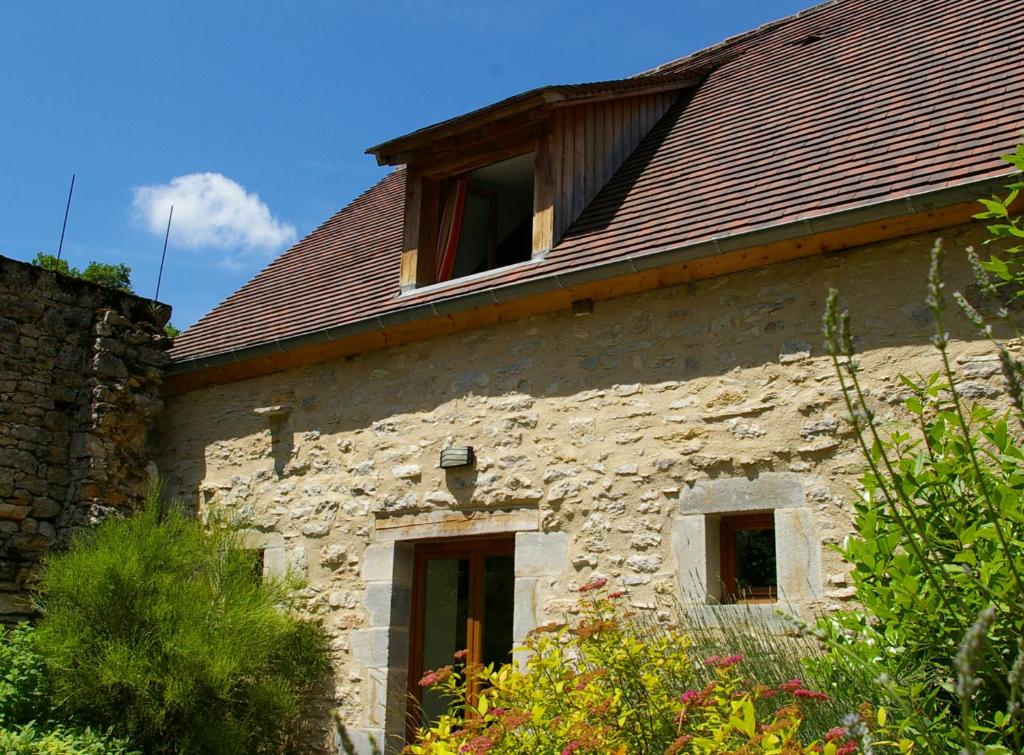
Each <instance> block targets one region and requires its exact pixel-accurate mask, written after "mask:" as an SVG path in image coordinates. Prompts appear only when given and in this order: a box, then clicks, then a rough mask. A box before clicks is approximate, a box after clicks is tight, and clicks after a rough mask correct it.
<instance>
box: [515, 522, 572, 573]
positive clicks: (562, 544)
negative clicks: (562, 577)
mask: <svg viewBox="0 0 1024 755" xmlns="http://www.w3.org/2000/svg"><path fill="white" fill-rule="evenodd" d="M568 553H569V535H567V534H566V533H564V532H519V533H517V534H516V556H515V573H516V577H557V576H558V575H559V574H561V573H562V570H563V569H564V568H565V565H566V562H567V559H568Z"/></svg>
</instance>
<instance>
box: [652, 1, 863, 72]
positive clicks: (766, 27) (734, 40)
mask: <svg viewBox="0 0 1024 755" xmlns="http://www.w3.org/2000/svg"><path fill="white" fill-rule="evenodd" d="M845 1H846V0H824V2H821V3H818V4H817V5H812V6H811V7H810V8H804V9H803V10H799V11H797V12H796V13H793V14H791V15H789V16H784V17H782V18H776V19H775V20H773V21H768V22H767V23H764V24H761V25H760V26H758V27H756V28H754V29H749V30H748V31H745V32H741V33H739V34H734V35H733V36H731V37H726V38H725V39H723V40H722V41H721V42H716V43H715V44H713V45H709V46H708V47H702V48H701V49H699V50H694V51H693V52H691V53H688V54H686V55H683V56H682V57H680V58H675V59H674V60H669V61H667V62H665V63H662V64H661V65H658V66H655V67H654V68H648V69H646V70H643V71H640V72H639V73H635V74H633V75H634V76H635V77H640V76H652V75H657V74H659V73H662V72H664V71H665V70H666V69H668V68H675V67H677V66H681V65H684V64H686V63H691V62H695V61H696V60H697V59H698V58H700V57H702V56H708V55H712V54H714V53H716V52H720V51H723V50H725V49H727V48H729V47H732V46H734V45H736V44H738V43H739V42H744V41H746V40H748V39H751V38H753V37H756V36H759V35H761V34H765V33H767V32H769V31H772V30H773V29H775V28H777V27H779V26H783V25H785V24H788V23H790V22H791V21H796V20H797V19H800V18H803V17H804V16H809V15H812V14H814V13H818V12H819V11H822V10H824V9H825V8H829V7H831V6H833V5H839V4H840V3H843V2H845Z"/></svg>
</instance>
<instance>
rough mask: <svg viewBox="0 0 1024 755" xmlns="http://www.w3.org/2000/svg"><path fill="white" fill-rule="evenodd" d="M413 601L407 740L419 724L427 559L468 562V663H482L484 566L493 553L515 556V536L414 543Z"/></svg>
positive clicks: (472, 693)
mask: <svg viewBox="0 0 1024 755" xmlns="http://www.w3.org/2000/svg"><path fill="white" fill-rule="evenodd" d="M413 549H414V550H413V570H412V596H411V597H412V600H411V605H410V610H411V613H410V616H409V704H408V706H407V708H406V721H407V727H406V728H407V740H408V741H412V739H413V735H414V733H415V731H416V729H417V728H418V727H419V726H420V721H419V716H418V710H417V709H418V707H419V704H420V702H421V701H422V699H423V696H422V693H423V690H422V688H421V687H420V684H419V682H420V679H422V678H423V673H424V671H425V669H424V668H423V620H424V609H425V605H424V597H425V595H424V588H425V586H426V564H427V561H431V560H438V559H466V560H468V561H469V605H468V610H467V616H466V645H467V647H466V648H465V649H466V650H468V651H469V652H468V653H467V655H466V659H465V663H466V665H467V666H468V665H469V664H471V663H480V662H481V656H482V654H483V624H484V605H485V602H484V589H485V585H484V566H485V562H486V559H487V558H488V557H490V556H514V555H515V536H514V535H506V536H501V537H494V536H487V537H473V538H457V539H448V540H431V541H423V542H417V543H414V544H413ZM453 661H454V659H453ZM477 692H478V689H477V685H476V684H472V683H471V684H470V685H469V700H468V702H470V703H475V702H476V699H475V698H476V695H477Z"/></svg>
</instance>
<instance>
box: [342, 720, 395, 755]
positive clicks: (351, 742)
mask: <svg viewBox="0 0 1024 755" xmlns="http://www.w3.org/2000/svg"><path fill="white" fill-rule="evenodd" d="M342 737H344V738H347V739H348V742H347V743H345V742H344V740H343V738H342ZM335 745H336V746H337V748H338V755H372V754H373V753H375V752H388V751H387V750H385V749H384V730H383V729H356V728H350V727H347V726H346V727H345V729H344V734H343V735H339V734H336V735H335Z"/></svg>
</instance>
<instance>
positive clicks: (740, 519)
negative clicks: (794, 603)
mask: <svg viewBox="0 0 1024 755" xmlns="http://www.w3.org/2000/svg"><path fill="white" fill-rule="evenodd" d="M750 530H758V531H765V530H770V531H772V532H775V516H774V515H773V514H772V513H770V512H769V513H761V514H739V515H736V516H723V517H722V518H721V520H720V521H719V529H718V537H719V554H720V566H719V568H720V570H721V571H720V575H721V578H722V591H723V593H722V602H723V603H736V604H751V603H775V602H777V601H778V587H777V586H776V587H775V588H771V587H769V588H755V589H753V590H750V591H749V592H748V593H747V594H746V595H740V592H739V588H738V587H737V585H736V533H738V532H743V531H750ZM775 575H776V579H777V578H778V554H776V567H775Z"/></svg>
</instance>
